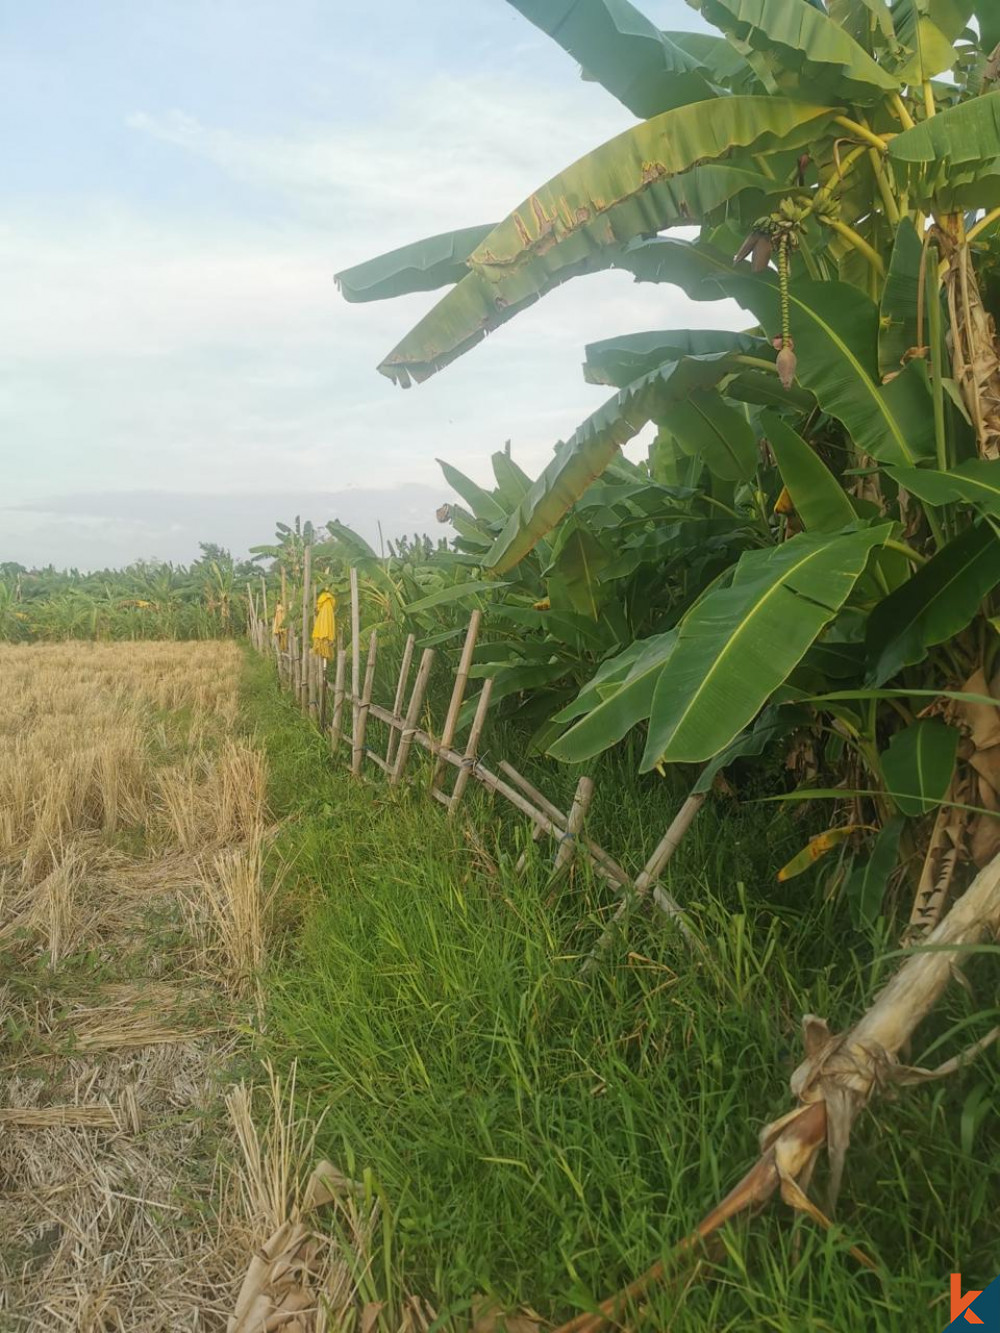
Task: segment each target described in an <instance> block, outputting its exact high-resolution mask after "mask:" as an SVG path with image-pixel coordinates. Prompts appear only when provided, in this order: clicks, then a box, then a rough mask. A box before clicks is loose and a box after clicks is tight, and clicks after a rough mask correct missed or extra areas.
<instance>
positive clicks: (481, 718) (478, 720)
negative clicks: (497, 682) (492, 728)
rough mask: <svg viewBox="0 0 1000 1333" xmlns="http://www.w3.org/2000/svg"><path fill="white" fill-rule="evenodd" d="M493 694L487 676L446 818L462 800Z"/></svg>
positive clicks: (491, 680)
mask: <svg viewBox="0 0 1000 1333" xmlns="http://www.w3.org/2000/svg"><path fill="white" fill-rule="evenodd" d="M492 693H493V677H492V676H488V677H487V678H486V680H484V681H483V688H482V693H481V694H480V695H479V701H478V702H477V704H476V712H475V715H474V717H473V719H472V727H471V728H470V730H469V739H468V741H467V742H466V745H465V754H464V756H463V758H462V767H461V768H460V769H459V770H458V774H457V776H456V778H455V786H454V789H453V791H452V793H451V801H450V802H449V804H448V817H449V818H451V817H452V816H453V815H454V814H455V813H456V812H457V810H458V803H459V801H460V800H461V799H462V795H463V793H464V792H465V788H466V786H467V785H468V782H469V778H470V777H471V776H472V770H473V768H475V764H476V755H477V754H478V752H479V738H480V736H481V735H482V734H483V727H484V726H485V725H486V712H487V709H488V708H489V706H490V695H491V694H492Z"/></svg>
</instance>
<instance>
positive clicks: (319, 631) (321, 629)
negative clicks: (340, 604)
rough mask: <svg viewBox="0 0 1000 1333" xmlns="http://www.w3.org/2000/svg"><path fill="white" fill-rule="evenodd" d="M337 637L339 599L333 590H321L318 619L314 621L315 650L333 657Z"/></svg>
mask: <svg viewBox="0 0 1000 1333" xmlns="http://www.w3.org/2000/svg"><path fill="white" fill-rule="evenodd" d="M336 639H337V599H336V597H334V595H333V593H332V592H321V593H320V595H319V596H318V597H317V598H316V619H315V620H314V621H313V632H312V641H313V652H316V653H318V654H319V655H320V657H325V658H327V659H328V660H329V659H330V658H331V657H333V649H334V645H335V643H336Z"/></svg>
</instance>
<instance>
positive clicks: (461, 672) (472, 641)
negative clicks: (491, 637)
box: [431, 610, 483, 791]
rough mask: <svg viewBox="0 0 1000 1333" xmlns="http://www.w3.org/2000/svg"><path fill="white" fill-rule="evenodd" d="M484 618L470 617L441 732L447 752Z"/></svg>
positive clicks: (437, 775)
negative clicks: (480, 625) (480, 624)
mask: <svg viewBox="0 0 1000 1333" xmlns="http://www.w3.org/2000/svg"><path fill="white" fill-rule="evenodd" d="M482 618H483V613H482V612H481V611H478V610H476V611H473V613H472V615H471V616H470V617H469V628H468V632H467V633H466V635H465V643H464V645H463V647H462V657H461V660H460V661H459V664H458V674H457V675H456V676H455V686H454V689H453V690H452V692H451V703H450V704H449V705H448V715H447V717H446V718H445V720H444V730H443V731H442V732H441V744H442V746H443V747H444V748H445V749H446V750H450V749H451V743H452V741H453V740H454V738H455V731H456V730H457V728H458V715H459V713H460V712H461V710H462V700H463V699H464V698H465V687H466V685H467V684H468V680H469V668H470V667H471V666H472V654H473V652H474V651H475V648H476V639H477V638H478V637H479V622H480V621H481V620H482ZM444 770H445V764H444V760H442V759H438V760H437V762H436V763H435V765H434V773H433V776H432V777H431V790H432V791H433V789H434V788H435V787H439V786H440V785H441V780H442V778H443V777H444Z"/></svg>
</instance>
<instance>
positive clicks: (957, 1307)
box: [951, 1273, 983, 1324]
mask: <svg viewBox="0 0 1000 1333" xmlns="http://www.w3.org/2000/svg"><path fill="white" fill-rule="evenodd" d="M982 1294H983V1293H982V1292H981V1291H967V1292H966V1293H965V1295H964V1296H963V1295H962V1274H961V1273H952V1275H951V1318H952V1322H954V1321H955V1320H956V1319H957V1318H958V1316H959V1315H963V1317H964V1319H965V1322H966V1323H967V1324H981V1323H982V1322H983V1321H982V1320H981V1319H980V1318H979V1316H978V1315H977V1314H975V1313H974V1312H973V1311H972V1310H970V1309H969V1308H968V1307H969V1306H970V1305H971V1304H972V1302H973V1301H974V1300H978V1298H979V1297H980V1296H981V1295H982Z"/></svg>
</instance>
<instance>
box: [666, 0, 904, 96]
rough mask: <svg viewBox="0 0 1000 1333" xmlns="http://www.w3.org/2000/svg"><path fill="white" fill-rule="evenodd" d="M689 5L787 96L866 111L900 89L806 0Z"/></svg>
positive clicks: (711, 0)
mask: <svg viewBox="0 0 1000 1333" xmlns="http://www.w3.org/2000/svg"><path fill="white" fill-rule="evenodd" d="M689 3H690V4H691V5H693V7H694V8H695V9H699V10H700V11H701V13H702V15H703V16H704V17H705V18H706V19H707V20H708V21H709V23H713V24H714V25H715V26H716V27H717V28H720V29H721V30H722V31H723V32H724V33H725V34H726V36H727V37H728V38H729V39H730V40H731V41H733V42H735V43H737V44H738V46H739V48H740V49H741V50H745V51H746V52H747V59H748V60H749V61H750V63H751V65H753V68H754V69H755V71H756V72H757V74H758V75H770V78H771V80H772V81H773V84H774V86H775V87H776V88H779V89H781V91H783V92H785V93H789V92H797V93H799V94H801V95H803V96H808V97H820V98H823V99H824V100H827V99H829V100H830V101H831V102H838V101H847V102H853V103H856V104H857V105H859V106H865V105H869V104H871V103H874V102H881V101H882V100H884V98H885V96H886V94H887V93H890V92H896V91H897V90H898V88H899V82H898V80H897V79H895V78H894V77H893V76H892V75H891V74H889V73H887V72H886V71H885V70H884V69H882V68H881V66H880V65H877V64H876V63H875V61H874V60H873V59H872V58H871V56H870V55H869V54H868V52H867V51H865V49H864V47H862V46H859V45H858V43H857V42H856V41H854V39H853V38H852V37H851V36H849V34H848V33H847V32H845V31H844V30H843V29H842V28H840V27H838V26H837V24H836V23H834V22H833V21H832V20H831V19H830V18H828V17H827V15H826V14H824V13H822V12H821V11H819V10H817V9H814V8H812V7H811V6H810V5H807V4H805V3H804V2H803V0H689Z"/></svg>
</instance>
